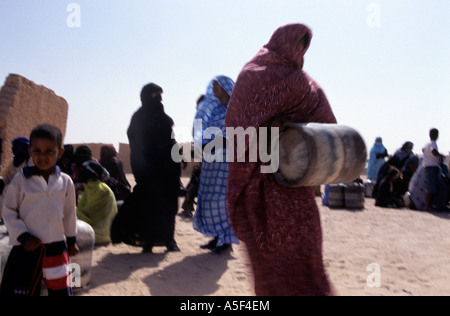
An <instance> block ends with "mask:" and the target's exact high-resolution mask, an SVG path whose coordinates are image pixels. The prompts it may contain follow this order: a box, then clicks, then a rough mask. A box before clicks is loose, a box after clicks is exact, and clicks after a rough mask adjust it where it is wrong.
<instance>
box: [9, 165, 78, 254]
mask: <svg viewBox="0 0 450 316" xmlns="http://www.w3.org/2000/svg"><path fill="white" fill-rule="evenodd" d="M3 220H4V222H5V225H6V228H7V230H8V233H9V235H10V244H11V245H13V246H18V245H20V243H19V241H18V240H17V238H18V237H19V236H20V235H22V234H23V233H26V232H28V233H30V234H31V235H33V236H35V237H37V238H39V239H40V240H41V241H42V242H43V243H44V244H48V243H53V242H58V241H64V237H65V236H66V237H75V236H76V232H77V229H76V227H77V224H76V205H75V188H74V185H73V182H72V179H71V178H70V177H69V176H68V175H67V174H65V173H61V172H59V171H57V172H55V173H53V174H52V175H50V177H49V180H48V184H47V183H46V181H45V179H44V178H43V177H42V176H37V175H33V176H31V177H30V178H28V179H27V178H26V177H25V176H24V174H23V171H22V172H20V173H18V174H17V175H16V176H15V177H14V178H13V180H12V181H11V183H10V184H9V186H8V187H7V188H6V193H5V198H4V200H3Z"/></svg>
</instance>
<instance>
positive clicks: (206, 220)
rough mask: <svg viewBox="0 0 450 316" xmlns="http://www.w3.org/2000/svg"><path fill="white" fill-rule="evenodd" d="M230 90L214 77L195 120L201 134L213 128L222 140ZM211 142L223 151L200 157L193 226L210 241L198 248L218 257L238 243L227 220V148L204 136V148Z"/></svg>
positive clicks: (227, 80) (229, 83)
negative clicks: (220, 159) (201, 158)
mask: <svg viewBox="0 0 450 316" xmlns="http://www.w3.org/2000/svg"><path fill="white" fill-rule="evenodd" d="M233 86H234V82H233V80H232V79H231V78H229V77H226V76H217V77H216V78H214V79H213V81H212V82H211V83H210V84H209V86H208V88H207V92H206V95H205V100H204V101H203V102H202V103H201V104H200V107H199V109H198V112H197V115H196V119H201V120H202V131H203V132H205V130H206V129H207V128H216V129H220V130H221V132H222V135H223V137H225V135H226V133H225V114H226V111H227V106H228V101H229V99H230V95H231V93H232V91H233ZM194 136H195V135H194ZM216 137H219V136H216ZM212 141H215V142H217V141H218V144H220V145H219V146H220V147H221V149H223V150H222V152H220V153H219V149H218V148H214V149H215V152H214V153H212V152H206V153H204V154H203V161H202V170H201V175H200V187H199V191H198V203H197V210H196V211H195V214H194V219H193V222H194V229H195V230H197V231H199V232H201V233H202V234H204V235H206V236H208V237H213V239H212V240H211V241H210V242H208V243H207V244H205V245H202V246H201V248H202V249H209V250H211V251H212V252H213V253H216V254H220V253H223V252H225V251H227V250H230V249H231V244H233V243H234V244H237V243H239V241H238V239H237V238H236V236H235V235H234V232H233V229H232V228H231V224H230V222H229V220H228V212H227V200H226V199H227V196H226V192H227V178H228V163H227V162H226V155H227V153H226V147H225V146H223V145H225V143H224V139H215V138H214V139H210V138H208V137H206V136H205V135H204V134H203V137H202V143H203V145H204V146H206V145H207V144H208V143H210V142H212ZM211 154H217V155H221V158H222V161H218V160H219V159H214V161H209V159H206V158H207V157H208V155H211Z"/></svg>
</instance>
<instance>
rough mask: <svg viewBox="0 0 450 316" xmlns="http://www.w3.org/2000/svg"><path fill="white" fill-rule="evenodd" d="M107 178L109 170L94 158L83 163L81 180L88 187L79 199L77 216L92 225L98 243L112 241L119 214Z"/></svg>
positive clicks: (102, 243) (103, 243)
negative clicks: (115, 221)
mask: <svg viewBox="0 0 450 316" xmlns="http://www.w3.org/2000/svg"><path fill="white" fill-rule="evenodd" d="M107 178H108V172H107V171H106V169H104V168H103V167H102V165H101V164H100V163H98V162H96V161H93V160H90V161H86V162H85V163H83V165H82V171H81V180H82V182H84V183H86V187H85V189H84V192H83V194H82V195H81V197H80V199H79V201H78V206H77V217H78V219H80V220H82V221H84V222H86V223H88V224H89V225H91V226H92V228H93V229H94V232H95V244H96V245H105V244H109V243H110V242H111V225H112V221H113V220H114V217H115V216H116V215H117V204H116V198H115V197H114V193H113V192H112V191H111V189H110V188H109V187H108V185H106V183H104V182H103V181H105V180H106V179H107Z"/></svg>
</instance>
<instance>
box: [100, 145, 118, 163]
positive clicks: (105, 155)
mask: <svg viewBox="0 0 450 316" xmlns="http://www.w3.org/2000/svg"><path fill="white" fill-rule="evenodd" d="M114 157H117V150H116V148H114V146H111V145H104V146H102V147H101V148H100V164H102V165H104V164H105V163H106V162H107V161H109V160H110V159H111V158H114Z"/></svg>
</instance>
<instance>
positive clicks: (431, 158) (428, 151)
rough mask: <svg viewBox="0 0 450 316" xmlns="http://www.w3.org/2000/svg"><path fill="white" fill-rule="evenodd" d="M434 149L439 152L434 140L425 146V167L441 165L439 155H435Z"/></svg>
mask: <svg viewBox="0 0 450 316" xmlns="http://www.w3.org/2000/svg"><path fill="white" fill-rule="evenodd" d="M434 149H436V151H438V152H439V150H438V147H437V144H436V141H434V140H432V141H430V142H429V143H428V144H426V145H425V147H424V148H423V165H424V166H425V167H435V166H437V167H439V166H440V160H439V157H437V156H435V155H433V150H434Z"/></svg>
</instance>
